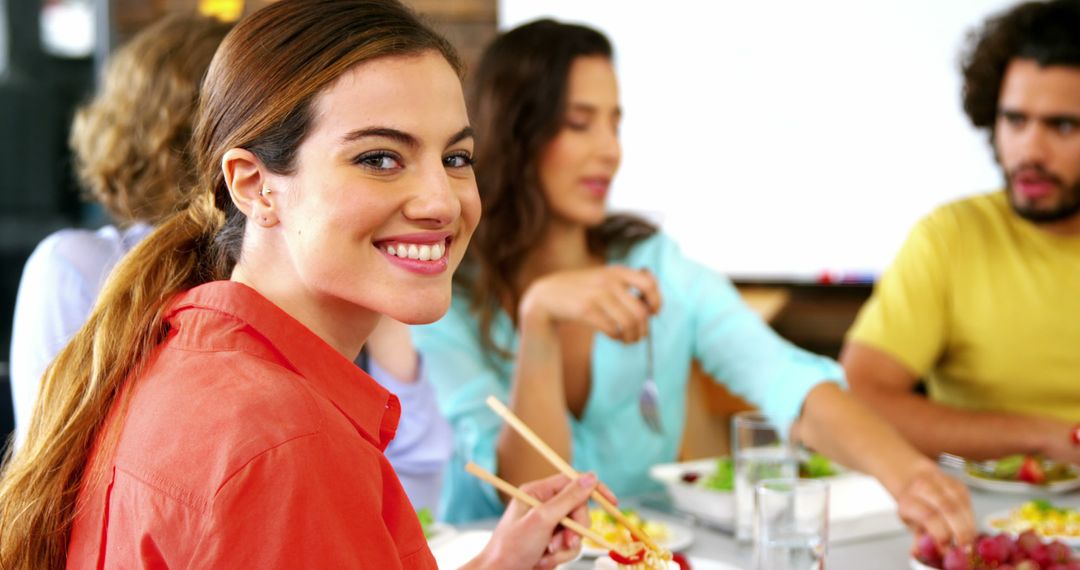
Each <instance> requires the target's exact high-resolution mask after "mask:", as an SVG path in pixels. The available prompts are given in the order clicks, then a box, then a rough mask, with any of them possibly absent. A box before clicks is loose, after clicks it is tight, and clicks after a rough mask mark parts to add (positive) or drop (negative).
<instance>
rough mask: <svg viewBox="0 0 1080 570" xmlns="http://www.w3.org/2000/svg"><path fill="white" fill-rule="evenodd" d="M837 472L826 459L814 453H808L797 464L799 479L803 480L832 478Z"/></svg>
mask: <svg viewBox="0 0 1080 570" xmlns="http://www.w3.org/2000/svg"><path fill="white" fill-rule="evenodd" d="M837 473H839V471H838V470H837V469H836V466H835V465H833V463H832V461H829V458H828V457H825V456H824V455H822V454H820V453H817V452H816V451H815V452H812V453H810V454H809V455H807V456H806V457H805V458H803V460H802V461H800V462H799V477H802V478H804V479H820V478H822V477H832V476H833V475H836V474H837Z"/></svg>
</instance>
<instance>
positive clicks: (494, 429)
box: [412, 302, 510, 522]
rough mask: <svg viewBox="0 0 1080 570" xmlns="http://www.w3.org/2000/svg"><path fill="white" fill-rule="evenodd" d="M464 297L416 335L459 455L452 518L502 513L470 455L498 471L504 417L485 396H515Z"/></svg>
mask: <svg viewBox="0 0 1080 570" xmlns="http://www.w3.org/2000/svg"><path fill="white" fill-rule="evenodd" d="M463 305H464V303H459V302H455V303H454V305H453V306H452V307H451V309H450V311H449V312H448V313H447V314H446V316H444V317H443V318H442V319H441V320H440V321H438V322H436V323H434V324H431V325H425V326H418V327H412V334H413V341H414V342H415V343H416V348H417V350H418V351H419V352H420V354H422V355H423V358H424V362H425V363H426V365H427V370H428V376H429V378H430V379H431V381H432V383H433V384H434V386H435V389H436V391H437V393H438V397H439V407H440V408H441V409H442V411H443V414H445V416H446V418H447V419H448V420H449V421H450V424H451V426H453V432H454V455H453V458H452V459H451V460H450V465H449V467H448V468H447V470H446V474H445V480H444V483H445V485H446V487H445V488H444V490H443V501H442V509H441V512H442V515H443V516H444V518H446V520H448V521H450V522H464V521H469V520H475V519H481V518H489V517H494V516H498V515H499V514H500V513H501V512H502V510H503V504H502V502H501V501H500V500H499V497H498V494H497V493H496V492H495V489H494V488H492V487H491V485H488V484H487V483H484V482H482V481H480V480H479V479H477V478H475V477H473V476H471V475H469V474H468V473H467V472H466V471H465V464H466V463H468V462H469V461H472V462H474V463H476V464H477V465H480V466H481V467H483V468H484V469H487V470H488V471H490V472H492V473H497V472H498V465H497V459H496V453H495V442H496V438H497V437H498V434H499V430H500V426H501V425H502V421H501V420H500V419H499V417H498V416H497V415H496V414H495V412H493V411H491V410H490V409H489V408H488V407H487V405H486V404H485V403H484V400H485V399H487V397H488V396H495V397H496V398H499V399H500V400H502V401H504V402H505V401H507V400H508V399H509V393H510V392H509V381H508V380H507V379H506V377H505V376H504V375H503V374H501V373H500V371H499V370H498V369H497V368H496V365H495V363H493V362H492V361H491V360H490V359H489V358H487V357H486V356H484V352H483V350H482V349H481V347H480V342H479V339H478V337H477V334H478V332H477V330H476V326H475V324H474V323H475V319H472V318H471V316H470V315H469V313H468V310H467V309H466V308H465V307H464V306H463Z"/></svg>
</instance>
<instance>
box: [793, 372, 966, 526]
mask: <svg viewBox="0 0 1080 570" xmlns="http://www.w3.org/2000/svg"><path fill="white" fill-rule="evenodd" d="M792 436H793V437H794V438H796V439H801V440H802V441H805V442H806V443H807V444H808V445H809V446H811V447H813V448H814V449H816V450H818V451H820V452H821V453H823V454H825V455H827V456H829V457H832V458H834V459H836V460H837V461H839V462H840V463H842V464H844V465H847V466H849V467H852V468H854V469H857V470H859V471H863V472H865V473H867V474H869V475H871V476H873V477H875V478H876V479H877V480H878V481H881V484H882V485H884V486H885V488H886V489H887V490H888V491H889V493H890V494H891V495H892V496H893V497H894V498H895V499H896V503H897V506H898V507H899V509H900V518H902V519H903V520H904V521H905V522H906V523H907V524H908V525H910V526H912V527H914V528H916V529H918V530H924V531H926V532H928V533H930V534H931V535H932V536H933V537H934V538H935V540H937V541H938V543H940V544H946V543H948V542H950V540H955V541H956V542H958V543H961V544H967V543H969V542H971V540H972V539H973V538H974V536H975V520H974V516H973V514H972V510H971V499H970V497H969V496H968V492H967V488H966V487H965V486H964V485H963V484H961V483H960V482H959V481H956V480H955V479H952V478H950V477H947V476H946V475H945V474H944V473H942V472H941V471H940V470H939V469H938V468H937V466H936V465H934V463H933V462H932V461H930V460H929V459H927V458H926V456H924V455H922V454H921V453H919V452H918V451H917V450H916V449H915V448H914V447H912V446H911V444H909V443H908V442H907V441H906V440H905V439H904V438H902V437H900V434H899V433H897V432H896V430H895V429H893V428H892V426H890V425H889V424H887V423H886V422H885V421H884V420H882V419H881V418H880V417H878V416H876V415H874V414H873V413H872V412H871V411H870V410H869V409H867V408H866V407H865V406H863V405H862V404H861V403H860V402H859V401H857V400H856V399H855V398H853V397H852V396H851V395H850V394H849V393H847V392H845V391H844V390H842V389H840V387H839V386H838V385H836V384H834V383H831V382H825V383H821V384H819V385H818V386H816V387H815V388H814V389H812V390H811V391H810V393H809V394H808V395H807V397H806V401H805V403H804V404H803V413H802V416H801V417H800V419H799V420H798V421H797V422H796V423H795V425H794V426H793V428H792Z"/></svg>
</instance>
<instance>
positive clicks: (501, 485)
mask: <svg viewBox="0 0 1080 570" xmlns="http://www.w3.org/2000/svg"><path fill="white" fill-rule="evenodd" d="M465 470H466V471H468V472H469V473H472V474H473V475H475V476H476V477H478V478H479V479H481V480H483V481H486V482H487V483H490V484H491V485H492V486H494V487H495V488H496V489H498V490H500V491H502V492H503V493H506V494H507V495H510V496H511V497H514V498H515V499H518V500H519V501H522V502H524V503H525V504H526V505H529V506H530V507H533V508H536V507H539V506H540V505H541V503H540V499H537V498H536V497H534V496H532V495H530V494H528V493H526V492H525V491H522V490H521V489H518V488H517V487H515V486H513V485H511V484H510V483H507V482H506V481H505V480H503V479H500V478H499V476H498V475H495V474H493V473H492V472H490V471H488V470H487V469H484V468H483V467H480V466H479V465H477V464H475V463H473V462H472V461H470V462H469V463H467V464H466V465H465ZM559 522H561V523H562V525H563V526H565V527H566V528H568V529H570V530H572V531H574V532H576V533H578V534H580V535H581V536H584V537H585V538H588V539H589V540H591V541H593V542H595V543H596V544H599V545H600V546H601V547H602V548H603V549H604V550H615V546H614V545H612V544H611V543H610V542H608V541H606V540H604V537H603V536H600V533H598V532H596V531H594V530H593V529H591V528H587V527H585V526H583V525H581V524H579V523H578V522H577V521H575V520H573V519H571V518H568V517H564V518H563V520H561V521H559Z"/></svg>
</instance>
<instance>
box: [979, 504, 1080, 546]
mask: <svg viewBox="0 0 1080 570" xmlns="http://www.w3.org/2000/svg"><path fill="white" fill-rule="evenodd" d="M989 525H990V527H991V528H993V529H994V530H1000V531H1004V532H1009V533H1013V534H1019V533H1022V532H1024V531H1028V530H1030V531H1034V532H1035V533H1036V534H1038V535H1039V536H1042V537H1047V538H1077V537H1080V512H1078V511H1077V510H1076V509H1070V508H1065V507H1055V506H1054V505H1053V504H1051V503H1050V501H1047V500H1045V499H1038V500H1035V501H1028V502H1026V503H1024V504H1022V505H1020V506H1019V507H1017V508H1015V509H1013V510H1011V511H1009V514H1008V516H1006V517H1002V518H992V519H990V521H989Z"/></svg>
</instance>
